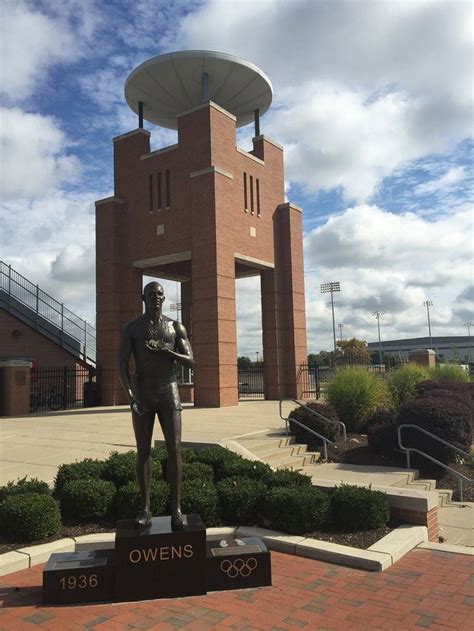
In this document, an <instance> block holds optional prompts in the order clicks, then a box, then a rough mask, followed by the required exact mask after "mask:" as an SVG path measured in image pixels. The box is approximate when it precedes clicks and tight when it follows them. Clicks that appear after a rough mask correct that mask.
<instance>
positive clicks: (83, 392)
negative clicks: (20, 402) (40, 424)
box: [30, 366, 100, 412]
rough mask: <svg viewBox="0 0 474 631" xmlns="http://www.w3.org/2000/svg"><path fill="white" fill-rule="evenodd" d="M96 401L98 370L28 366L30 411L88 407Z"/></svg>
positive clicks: (96, 403)
mask: <svg viewBox="0 0 474 631" xmlns="http://www.w3.org/2000/svg"><path fill="white" fill-rule="evenodd" d="M99 403H100V371H98V370H97V369H95V368H92V367H88V368H85V367H83V366H52V367H50V366H47V367H39V368H32V369H31V393H30V412H42V411H48V410H65V409H67V408H81V407H91V406H94V405H98V404H99Z"/></svg>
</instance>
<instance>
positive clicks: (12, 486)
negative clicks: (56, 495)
mask: <svg viewBox="0 0 474 631" xmlns="http://www.w3.org/2000/svg"><path fill="white" fill-rule="evenodd" d="M23 493H39V494H41V495H43V494H45V495H50V493H51V491H50V489H49V486H48V485H47V484H46V482H42V481H41V480H38V478H31V479H30V480H27V479H26V476H25V477H24V478H21V479H20V480H17V482H13V481H12V482H7V484H6V485H5V486H0V502H3V500H4V499H6V498H7V497H10V496H12V495H21V494H23Z"/></svg>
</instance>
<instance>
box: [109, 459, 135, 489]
mask: <svg viewBox="0 0 474 631" xmlns="http://www.w3.org/2000/svg"><path fill="white" fill-rule="evenodd" d="M101 477H102V478H103V479H104V480H109V482H113V483H114V484H115V486H116V487H117V488H118V489H119V488H120V487H122V486H125V484H128V483H129V482H133V481H134V480H136V479H137V454H136V452H135V451H126V452H124V453H119V452H118V451H113V452H112V453H111V454H110V456H109V457H108V458H107V460H106V461H105V463H104V469H103V471H102V476H101Z"/></svg>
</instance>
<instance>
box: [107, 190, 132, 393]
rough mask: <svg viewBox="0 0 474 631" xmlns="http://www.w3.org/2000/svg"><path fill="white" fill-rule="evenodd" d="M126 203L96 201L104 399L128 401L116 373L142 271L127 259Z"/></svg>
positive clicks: (117, 200)
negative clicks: (126, 323) (122, 339)
mask: <svg viewBox="0 0 474 631" xmlns="http://www.w3.org/2000/svg"><path fill="white" fill-rule="evenodd" d="M123 219H124V203H123V201H122V200H121V199H118V198H116V197H111V198H108V199H105V200H101V201H98V202H96V309H97V322H96V327H97V366H98V368H100V370H101V403H102V404H103V405H119V404H122V403H125V402H126V399H125V394H124V392H123V388H122V385H121V384H120V381H119V378H118V373H117V353H118V348H119V345H120V340H121V336H122V329H123V326H124V324H125V322H127V321H128V320H131V319H132V318H136V317H137V315H139V314H140V313H141V311H142V308H141V304H140V300H141V299H140V295H141V272H140V271H139V270H135V269H133V268H131V267H130V266H127V265H125V262H124V234H123Z"/></svg>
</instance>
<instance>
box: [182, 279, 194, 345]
mask: <svg viewBox="0 0 474 631" xmlns="http://www.w3.org/2000/svg"><path fill="white" fill-rule="evenodd" d="M181 321H182V323H183V324H184V326H185V327H186V331H187V332H188V338H189V341H190V342H191V344H192V338H193V332H192V316H191V283H190V282H188V283H181Z"/></svg>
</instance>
